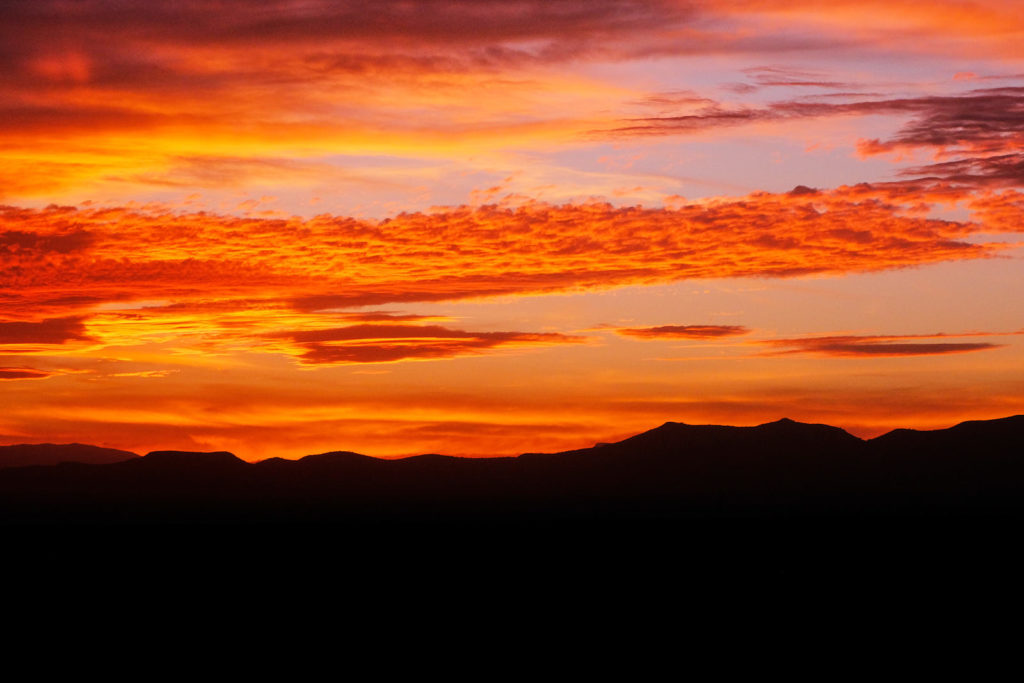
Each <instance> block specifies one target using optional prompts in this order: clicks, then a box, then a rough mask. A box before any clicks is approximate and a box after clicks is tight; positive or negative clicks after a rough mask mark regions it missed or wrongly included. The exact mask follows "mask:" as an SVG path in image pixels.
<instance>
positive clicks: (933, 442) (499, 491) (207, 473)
mask: <svg viewBox="0 0 1024 683" xmlns="http://www.w3.org/2000/svg"><path fill="white" fill-rule="evenodd" d="M5 448H6V450H7V451H8V452H7V453H6V456H10V457H11V458H13V457H14V456H15V455H17V454H16V453H15V452H14V450H12V449H18V448H24V447H17V446H11V447H5ZM34 448H36V449H37V450H38V449H40V448H41V447H38V446H37V447H34ZM53 448H54V447H50V451H47V453H48V455H47V456H46V457H49V458H51V459H52V458H59V457H68V458H73V453H71V452H70V451H69V452H68V454H65V455H63V456H61V455H59V454H58V455H54V452H53ZM63 448H66V449H72V450H73V448H74V447H63ZM0 455H4V454H0ZM19 457H22V458H24V453H23V452H22V453H21V455H20V456H19ZM40 457H42V456H40ZM89 457H91V458H93V464H88V463H82V462H64V463H61V464H56V465H37V466H19V467H7V468H5V469H0V521H2V522H3V523H6V524H25V523H28V524H32V523H44V524H45V523H103V524H108V523H118V524H121V523H128V524H141V523H195V522H202V523H226V524H237V523H303V524H309V523H328V524H346V525H350V527H351V528H359V527H367V526H373V527H376V528H379V527H381V526H387V525H403V526H407V525H409V524H413V525H417V526H419V525H432V524H443V525H446V526H451V525H457V526H466V527H479V526H483V525H495V524H497V525H504V526H505V527H510V526H516V525H519V526H526V527H530V526H531V525H533V526H535V527H536V526H537V525H545V528H546V529H548V530H549V531H550V530H551V529H557V528H559V525H562V526H563V527H565V528H573V529H578V528H579V525H580V524H590V523H598V524H600V525H602V526H601V528H602V529H605V530H607V529H615V528H622V529H628V528H631V527H630V525H632V524H634V523H635V522H637V521H642V522H644V524H645V525H646V526H647V528H651V529H656V528H658V525H659V524H662V525H664V524H678V523H679V522H685V523H691V522H692V523H694V524H705V523H707V522H708V521H709V520H710V521H711V522H713V523H716V524H728V523H729V522H730V520H747V521H757V522H758V523H763V524H765V525H766V526H765V533H766V534H768V535H769V536H770V534H771V529H772V526H771V525H772V524H773V523H775V522H785V523H786V524H788V525H794V524H795V525H809V526H815V525H821V524H822V523H823V520H828V521H829V524H830V525H836V524H838V525H843V524H861V523H863V522H872V521H874V522H881V521H882V520H890V519H900V520H903V521H904V522H910V523H913V521H914V520H934V519H944V520H951V521H954V520H964V519H968V520H971V519H981V520H1005V519H1012V518H1018V517H1020V518H1024V416H1016V417H1008V418H1004V419H1001V420H991V421H984V422H966V423H963V424H960V425H957V426H956V427H953V428H950V429H945V430H937V431H931V432H917V431H911V430H896V431H894V432H891V433H889V434H886V435H884V436H882V437H879V438H876V439H871V440H868V441H863V440H861V439H858V438H856V437H854V436H851V435H850V434H848V433H846V432H844V431H843V430H841V429H838V428H835V427H829V426H827V425H810V424H801V423H797V422H792V421H790V420H780V421H778V422H773V423H769V424H764V425H760V426H758V427H721V426H708V425H704V426H693V425H685V424H677V423H667V424H665V425H663V426H661V427H658V428H657V429H654V430H651V431H649V432H645V433H643V434H640V435H638V436H635V437H632V438H630V439H626V440H625V441H621V442H619V443H615V444H609V445H603V446H599V447H595V448H589V449H583V450H579V451H569V452H564V453H554V454H525V455H522V456H519V457H516V458H484V459H462V458H452V457H446V456H440V455H424V456H417V457H412V458H405V459H402V460H380V459H375V458H370V457H367V456H362V455H358V454H355V453H348V452H336V453H325V454H321V455H314V456H308V457H306V458H302V459H301V460H297V461H290V460H280V459H271V460H266V461H263V462H259V463H246V462H244V461H242V460H240V459H238V458H236V457H235V456H234V455H232V454H230V453H224V452H220V453H187V452H173V451H158V452H154V453H150V454H149V455H147V456H145V457H132V456H131V454H125V453H123V452H120V453H117V452H115V453H108V454H103V453H97V452H96V449H93V451H92V452H90V454H89ZM125 457H127V458H128V459H123V458H125ZM104 458H107V459H114V460H120V462H104V460H103V459H104ZM97 459H98V460H97ZM19 462H21V463H23V462H24V460H23V459H22V460H21V461H19ZM574 525H575V526H574ZM616 525H618V527H617V526H616ZM694 528H695V529H697V528H698V527H694ZM699 528H700V529H704V530H706V529H707V526H702V527H699Z"/></svg>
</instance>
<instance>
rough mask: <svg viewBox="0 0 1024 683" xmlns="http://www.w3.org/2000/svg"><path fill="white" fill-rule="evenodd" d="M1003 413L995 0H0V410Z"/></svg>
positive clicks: (918, 424)
mask: <svg viewBox="0 0 1024 683" xmlns="http://www.w3.org/2000/svg"><path fill="white" fill-rule="evenodd" d="M1019 413H1024V12H1021V3H1020V0H987V1H986V2H966V1H959V0H933V2H929V3H924V2H920V1H919V0H885V1H884V2H882V1H881V0H830V1H829V2H821V0H814V1H812V0H806V1H805V0H692V1H686V0H660V1H646V2H640V1H639V0H376V1H374V2H337V1H336V2H328V1H326V0H290V1H286V0H268V1H266V2H252V1H251V0H244V1H243V0H188V1H182V2H129V1H127V0H25V1H21V2H19V1H17V0H15V1H12V2H5V3H3V4H2V5H0V444H13V443H42V442H51V443H68V442H80V443H90V444H96V445H101V446H111V447H117V448H124V449H129V450H134V451H136V452H141V453H144V452H146V451H149V450H155V449H160V448H177V449H187V450H230V451H232V452H234V453H236V454H237V455H239V456H240V457H242V458H245V459H248V460H258V459H262V458H266V457H271V456H282V457H291V458H294V457H301V456H303V455H306V454H309V453H319V452H324V451H329V450H353V451H358V452H362V453H366V454H369V455H381V456H397V455H408V454H413V453H428V452H440V453H447V454H451V455H485V454H486V455H502V454H517V453H521V452H527V451H538V450H543V451H555V450H562V449H567V448H576V447H583V446H590V445H592V444H593V443H594V442H598V441H612V440H618V439H621V438H624V437H626V436H629V435H632V434H635V433H637V432H640V431H643V430H646V429H650V428H652V427H655V426H657V425H659V424H661V423H663V422H665V421H669V420H671V421H676V422H688V423H693V424H705V423H714V424H734V425H752V424H759V423H763V422H767V421H771V420H776V419H778V418H781V417H784V416H785V417H790V418H792V419H795V420H799V421H802V422H825V423H829V424H834V425H837V426H841V427H843V428H845V429H847V430H848V431H850V432H852V433H854V434H857V435H858V436H862V437H868V436H874V435H877V434H880V433H883V432H885V431H887V430H889V429H892V428H894V427H914V428H922V429H927V428H939V427H946V426H950V425H953V424H956V423H958V422H961V421H964V420H969V419H989V418H997V417H1003V416H1007V415H1013V414H1019Z"/></svg>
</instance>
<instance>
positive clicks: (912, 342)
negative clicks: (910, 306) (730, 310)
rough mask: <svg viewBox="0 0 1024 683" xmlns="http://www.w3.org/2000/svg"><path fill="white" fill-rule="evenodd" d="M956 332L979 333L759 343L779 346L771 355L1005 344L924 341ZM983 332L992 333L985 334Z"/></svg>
mask: <svg viewBox="0 0 1024 683" xmlns="http://www.w3.org/2000/svg"><path fill="white" fill-rule="evenodd" d="M958 336H967V337H973V336H979V335H978V334H977V333H974V334H967V335H947V334H930V335H929V334H916V335H914V334H911V335H839V336H814V337H797V338H791V339H772V340H768V341H763V342H760V343H761V344H767V345H770V346H774V347H780V348H781V350H779V351H772V352H769V353H770V354H771V355H792V354H815V355H823V356H838V357H846V358H855V357H883V356H890V357H897V356H938V355H946V354H951V353H970V352H972V351H988V350H991V349H998V348H1001V347H1003V346H1004V344H992V343H989V342H945V341H941V342H936V341H925V340H930V339H937V338H943V337H954V338H955V337H958ZM982 336H995V335H988V334H984V335H982Z"/></svg>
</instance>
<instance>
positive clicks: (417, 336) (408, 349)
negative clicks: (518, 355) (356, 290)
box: [266, 324, 583, 365]
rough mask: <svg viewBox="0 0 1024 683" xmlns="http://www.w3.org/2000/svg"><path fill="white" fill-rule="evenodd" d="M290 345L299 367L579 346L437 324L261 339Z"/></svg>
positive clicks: (545, 336)
mask: <svg viewBox="0 0 1024 683" xmlns="http://www.w3.org/2000/svg"><path fill="white" fill-rule="evenodd" d="M266 336H267V337H270V338H277V339H285V340H289V341H291V342H293V343H294V347H295V351H294V352H295V353H296V355H298V357H299V359H300V360H301V362H302V363H304V364H308V365H330V364H340V363H386V362H393V361H399V360H410V359H434V358H452V357H455V356H463V355H475V354H478V353H480V352H482V351H486V350H489V349H494V348H498V347H512V346H539V345H550V344H565V343H574V342H581V341H583V338H582V337H574V336H568V335H564V334H555V333H529V332H466V331H464V330H453V329H449V328H447V327H441V326H439V325H397V324H396V325H386V324H364V325H350V326H348V327H339V328H332V329H325V330H296V331H291V332H279V333H274V334H268V335H266Z"/></svg>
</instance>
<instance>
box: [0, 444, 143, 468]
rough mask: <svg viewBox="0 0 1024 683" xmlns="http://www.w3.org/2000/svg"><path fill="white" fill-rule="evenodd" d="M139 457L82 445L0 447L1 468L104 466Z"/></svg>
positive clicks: (114, 449) (111, 449)
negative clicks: (65, 464)
mask: <svg viewBox="0 0 1024 683" xmlns="http://www.w3.org/2000/svg"><path fill="white" fill-rule="evenodd" d="M137 457H139V456H138V455H136V454H135V453H132V452H130V451H122V450H118V449H116V448H101V447H99V446H87V445H85V444H80V443H66V444H53V443H37V444H17V445H14V446H0V468H4V467H27V466H31V465H57V464H59V463H62V462H81V463H88V464H92V465H103V464H107V463H112V462H121V461H122V460H130V459H132V458H137Z"/></svg>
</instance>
